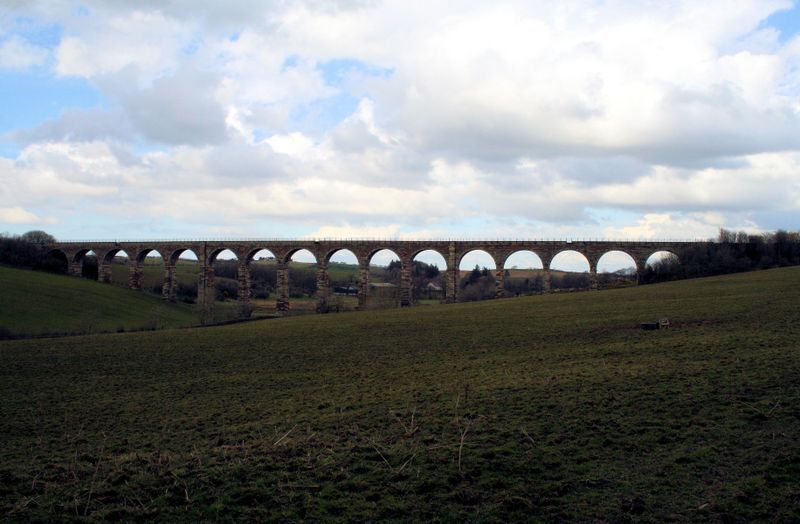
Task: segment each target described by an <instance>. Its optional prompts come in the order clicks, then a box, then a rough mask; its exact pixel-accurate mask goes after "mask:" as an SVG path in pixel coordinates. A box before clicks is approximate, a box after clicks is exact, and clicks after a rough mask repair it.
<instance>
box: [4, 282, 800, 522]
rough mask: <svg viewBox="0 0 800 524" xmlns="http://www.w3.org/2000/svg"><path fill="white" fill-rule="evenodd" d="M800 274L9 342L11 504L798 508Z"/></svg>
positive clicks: (98, 510)
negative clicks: (666, 323) (663, 326)
mask: <svg viewBox="0 0 800 524" xmlns="http://www.w3.org/2000/svg"><path fill="white" fill-rule="evenodd" d="M798 282H800V268H788V269H779V270H769V271H762V272H755V273H746V274H739V275H734V276H726V277H717V278H709V279H700V280H693V281H682V282H674V283H669V284H659V285H652V286H641V287H637V288H627V289H619V290H608V291H600V292H593V293H575V294H558V295H545V296H537V297H523V298H516V299H506V300H495V301H488V302H482V303H468V304H456V305H447V306H441V305H432V306H428V307H420V308H411V309H405V310H384V311H374V312H361V313H352V314H349V313H346V314H338V315H322V316H300V317H293V318H285V319H278V320H265V321H259V322H252V323H248V324H239V325H233V326H225V327H214V328H197V329H189V330H166V331H158V332H142V333H125V334H109V335H95V336H87V337H72V338H62V339H47V340H26V341H5V342H0V442H2V448H0V515H3V516H4V517H5V518H6V519H10V520H69V519H75V520H78V519H82V518H85V517H90V518H95V519H106V520H111V519H140V520H152V519H156V520H167V521H176V520H184V521H189V520H191V521H195V520H199V519H203V520H216V519H220V520H233V519H251V520H259V519H260V520H280V519H289V520H342V521H344V520H367V519H380V520H393V519H394V520H400V519H402V520H406V519H416V520H431V519H441V520H448V521H464V520H478V521H507V520H525V521H531V520H547V521H556V520H558V521H563V520H568V521H575V520H579V521H587V520H609V521H633V520H636V521H653V520H659V521H661V520H677V521H686V520H712V521H727V522H737V521H741V522H744V521H751V520H769V521H784V522H788V521H797V520H798V519H800V480H798V479H800V348H799V347H798V346H799V345H800V343H798V341H799V340H800V309H799V308H798V307H797V304H798V299H800V286H799V285H798ZM661 317H668V318H669V319H670V321H671V327H670V328H669V329H667V330H659V331H642V330H640V329H638V328H637V324H638V323H639V322H641V321H645V320H653V319H659V318H661Z"/></svg>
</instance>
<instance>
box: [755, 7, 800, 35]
mask: <svg viewBox="0 0 800 524" xmlns="http://www.w3.org/2000/svg"><path fill="white" fill-rule="evenodd" d="M763 25H765V26H769V27H774V28H775V29H777V30H778V31H780V32H781V36H780V39H779V41H780V43H781V44H783V43H785V42H787V41H788V40H791V39H792V37H794V36H795V35H797V34H798V33H800V5H799V4H798V3H797V2H795V4H794V6H793V7H792V8H791V9H784V10H782V11H778V12H777V13H774V14H773V15H772V16H770V17H769V18H767V19H766V20H765V21H764V24H763Z"/></svg>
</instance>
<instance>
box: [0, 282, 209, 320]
mask: <svg viewBox="0 0 800 524" xmlns="http://www.w3.org/2000/svg"><path fill="white" fill-rule="evenodd" d="M0 295H1V296H0V328H2V329H4V330H5V331H6V333H7V334H11V335H42V334H48V333H56V334H60V333H64V334H70V333H97V332H104V331H105V332H108V331H116V330H123V329H124V330H135V329H148V328H160V327H179V326H190V325H193V324H196V323H197V315H196V313H195V312H194V311H193V310H192V308H191V307H189V306H186V305H183V304H172V303H166V302H164V301H163V300H161V299H160V298H158V297H155V296H152V295H147V294H145V293H141V292H138V291H132V290H129V289H123V288H120V287H118V286H109V285H106V284H100V283H98V282H93V281H91V280H87V279H83V278H74V277H68V276H65V275H55V274H51V273H43V272H39V271H30V270H25V269H16V268H9V267H2V266H0Z"/></svg>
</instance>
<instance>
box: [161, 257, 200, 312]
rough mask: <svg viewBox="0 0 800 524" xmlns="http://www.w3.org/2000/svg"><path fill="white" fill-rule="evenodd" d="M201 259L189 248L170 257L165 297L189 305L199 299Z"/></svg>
mask: <svg viewBox="0 0 800 524" xmlns="http://www.w3.org/2000/svg"><path fill="white" fill-rule="evenodd" d="M199 283H200V258H199V257H198V256H197V253H195V252H194V251H192V250H191V249H189V248H180V249H177V250H175V251H174V252H173V253H172V254H170V257H169V263H168V265H167V271H166V276H165V279H164V291H163V294H164V296H165V297H167V298H169V299H170V300H177V301H179V302H185V303H187V304H196V303H197V301H198V298H199V293H198V289H199Z"/></svg>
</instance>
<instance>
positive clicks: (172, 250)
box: [48, 240, 702, 312]
mask: <svg viewBox="0 0 800 524" xmlns="http://www.w3.org/2000/svg"><path fill="white" fill-rule="evenodd" d="M701 243H702V242H696V241H610V240H599V241H582V240H575V241H569V240H530V241H528V240H508V241H505V240H486V241H483V240H458V241H453V240H246V241H225V240H215V241H191V240H189V241H126V242H116V241H98V242H83V241H80V242H78V241H75V242H56V243H54V244H52V245H50V246H48V248H49V249H50V250H51V251H52V252H60V253H62V254H63V255H64V256H65V257H66V259H67V264H68V271H69V273H70V274H71V275H77V276H80V275H81V273H82V269H83V261H84V258H85V257H86V255H87V253H89V252H90V251H93V252H94V253H95V255H96V256H97V261H98V277H97V278H98V280H100V281H101V282H111V264H112V263H113V261H114V257H115V256H116V255H117V254H118V253H119V252H121V251H124V252H125V253H126V254H127V255H128V257H129V260H130V276H129V284H130V287H131V288H133V289H141V288H142V282H143V266H144V261H145V257H147V256H148V255H149V254H150V253H153V252H156V253H158V254H159V255H160V256H161V258H162V259H163V260H164V285H163V287H162V293H163V296H164V298H165V299H167V300H175V297H176V291H177V278H176V272H175V267H176V264H177V262H178V258H179V257H180V256H181V254H182V253H184V252H186V251H191V252H193V253H194V254H195V255H196V256H197V260H198V262H199V264H200V271H199V282H198V288H197V300H198V303H199V304H201V305H203V306H206V307H209V306H211V305H213V302H214V295H215V291H214V262H215V260H216V259H217V256H218V255H219V254H220V253H221V252H223V251H225V250H230V251H232V252H233V253H234V254H235V255H236V257H237V259H238V281H239V285H238V301H239V304H240V306H242V308H243V310H249V304H250V297H251V290H250V287H251V286H250V264H251V262H252V261H253V257H254V256H255V255H256V254H257V253H258V252H259V251H261V250H265V249H266V250H268V251H270V252H271V253H272V254H273V255H274V256H275V260H276V263H277V296H278V298H277V305H276V308H277V310H278V311H279V312H282V311H287V310H289V271H288V264H289V261H290V260H291V258H292V255H293V254H295V253H296V252H298V251H300V250H308V251H310V252H311V253H312V254H313V255H314V257H315V258H316V260H317V300H318V301H319V303H320V304H324V303H326V301H327V300H328V298H329V297H330V294H331V288H330V279H329V276H328V266H329V263H330V260H331V257H332V256H333V255H334V254H335V253H336V252H337V251H341V250H349V251H351V252H352V253H353V254H354V255H355V256H356V258H357V259H358V266H359V282H358V304H359V308H363V307H365V306H366V305H367V301H368V295H369V263H370V260H371V259H372V257H373V255H375V254H376V253H377V252H379V251H382V250H384V249H388V250H391V251H393V252H394V253H395V254H396V255H397V256H398V258H399V259H400V264H401V278H400V290H399V291H400V305H401V306H408V305H410V304H411V267H412V261H413V260H414V257H416V256H417V255H418V254H420V253H422V252H423V251H429V250H430V251H435V252H437V253H439V254H440V255H441V256H442V257H443V258H444V259H445V262H446V263H447V268H446V298H447V302H448V303H452V302H456V300H457V299H458V281H459V269H458V268H459V264H460V263H461V259H462V258H463V257H464V256H465V255H466V254H467V253H469V252H472V251H476V250H481V251H485V252H486V253H488V254H489V256H491V257H492V259H493V260H494V263H495V268H496V270H495V282H496V286H497V288H496V296H497V297H502V296H503V295H504V274H505V272H504V266H505V262H506V260H507V259H508V257H510V256H511V255H512V254H514V253H516V252H519V251H531V252H533V253H535V254H536V255H537V256H538V257H539V258H540V259H541V261H542V265H543V273H544V289H545V292H546V291H549V288H550V263H551V262H552V260H553V258H554V257H555V256H556V255H557V254H559V253H561V252H564V251H576V252H578V253H580V254H582V255H583V256H584V257H586V259H587V260H588V262H589V276H590V282H591V287H592V288H593V289H596V288H597V263H598V261H599V260H600V258H601V257H602V256H603V255H604V254H606V253H608V252H610V251H621V252H623V253H626V254H628V255H629V256H630V257H631V258H632V259H633V260H634V262H635V264H636V271H637V273H638V274H639V275H641V273H642V271H643V270H644V268H645V264H646V262H647V259H648V258H649V257H650V256H651V255H653V254H654V253H657V252H660V251H667V252H671V253H673V254H676V255H678V254H679V253H680V252H681V248H683V247H687V246H690V245H692V244H701Z"/></svg>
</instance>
